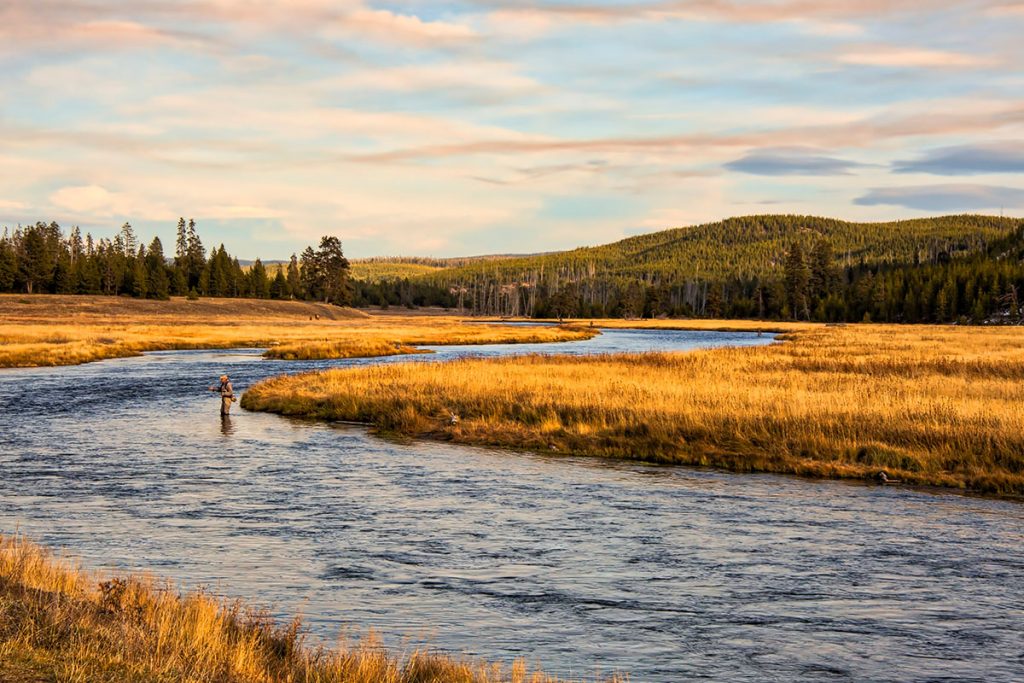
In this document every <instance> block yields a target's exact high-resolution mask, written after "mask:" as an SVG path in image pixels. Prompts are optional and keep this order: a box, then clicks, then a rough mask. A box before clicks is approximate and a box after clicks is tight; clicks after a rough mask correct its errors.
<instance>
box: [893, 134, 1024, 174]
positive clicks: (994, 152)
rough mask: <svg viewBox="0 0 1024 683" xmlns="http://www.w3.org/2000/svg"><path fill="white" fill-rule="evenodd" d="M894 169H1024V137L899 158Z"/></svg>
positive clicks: (965, 171)
mask: <svg viewBox="0 0 1024 683" xmlns="http://www.w3.org/2000/svg"><path fill="white" fill-rule="evenodd" d="M893 170H895V171H896V172H897V173H931V174H934V175H979V174H985V173H1024V140H1012V141H1004V142H988V143H978V144H973V145H957V146H954V147H941V148H939V149H933V150H929V151H928V152H926V153H924V154H923V155H921V156H920V157H918V158H917V159H911V160H906V161H897V162H896V163H895V164H894V165H893Z"/></svg>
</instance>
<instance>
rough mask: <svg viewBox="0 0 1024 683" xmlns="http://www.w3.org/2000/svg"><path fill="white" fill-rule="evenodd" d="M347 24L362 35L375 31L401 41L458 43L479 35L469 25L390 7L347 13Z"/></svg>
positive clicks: (387, 38)
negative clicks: (421, 17) (423, 18)
mask: <svg viewBox="0 0 1024 683" xmlns="http://www.w3.org/2000/svg"><path fill="white" fill-rule="evenodd" d="M341 21H342V22H343V23H344V24H345V27H346V28H347V29H349V30H350V31H352V32H354V33H356V34H358V35H366V34H371V35H374V36H377V37H379V38H383V39H385V40H397V41H399V42H403V43H407V42H416V43H427V44H429V43H437V42H457V41H465V40H471V39H474V38H477V37H478V36H477V33H476V31H474V30H473V29H472V28H470V27H469V26H467V25H465V24H459V23H453V22H447V21H424V20H422V19H420V18H419V17H417V16H414V15H408V14H396V13H394V12H390V11H388V10H379V9H358V10H356V11H354V12H352V13H351V14H348V15H346V16H344V17H343V18H342V19H341Z"/></svg>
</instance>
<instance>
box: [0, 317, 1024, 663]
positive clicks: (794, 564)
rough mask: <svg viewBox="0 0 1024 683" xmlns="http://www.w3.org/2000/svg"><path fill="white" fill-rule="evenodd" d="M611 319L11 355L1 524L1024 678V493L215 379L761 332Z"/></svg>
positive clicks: (255, 596)
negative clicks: (535, 434)
mask: <svg viewBox="0 0 1024 683" xmlns="http://www.w3.org/2000/svg"><path fill="white" fill-rule="evenodd" d="M770 341H771V338H770V336H766V337H761V338H758V337H756V336H755V335H753V334H740V333H716V332H666V331H628V330H622V331H611V330H609V331H606V332H605V333H604V334H602V335H601V336H600V337H597V338H595V339H591V340H588V341H585V342H574V343H569V344H557V345H545V346H489V347H446V348H444V347H442V348H438V349H437V351H438V353H437V354H435V355H432V356H416V357H414V358H411V359H409V358H388V359H374V360H346V361H320V362H283V361H268V360H262V359H261V358H260V357H259V354H258V352H256V351H250V350H247V351H219V352H167V353H152V354H147V355H146V356H143V357H140V358H130V359H122V360H115V361H106V362H102V363H94V364H89V365H83V366H77V367H67V368H38V369H29V370H9V371H3V372H0V407H2V410H0V437H2V445H3V448H2V449H0V530H2V531H3V532H5V533H10V532H13V531H15V530H20V531H22V532H24V533H26V534H28V535H29V536H31V537H32V538H34V539H36V540H38V541H41V542H43V543H45V544H47V545H50V546H54V547H63V548H67V549H68V551H69V552H70V553H72V554H74V555H77V556H79V557H82V558H83V559H84V561H85V563H86V564H87V565H89V566H96V567H114V568H118V569H127V570H148V571H152V572H155V573H157V574H160V575H164V576H169V577H172V578H174V579H177V580H179V581H182V582H185V583H186V584H188V585H197V584H206V585H211V586H213V587H215V588H216V589H217V590H220V591H222V592H224V593H226V594H229V595H232V596H240V597H246V598H249V599H252V600H255V601H256V602H258V603H262V604H265V605H271V606H272V607H273V609H274V610H275V611H276V612H278V613H280V614H282V615H285V614H291V613H293V612H296V611H300V612H301V613H302V614H304V615H305V616H306V620H307V623H308V624H309V626H310V628H311V629H312V630H313V632H314V634H315V635H317V636H322V637H323V638H325V639H332V638H333V637H335V636H336V635H337V633H338V632H339V629H341V628H342V627H343V626H344V625H352V626H357V627H369V626H372V627H374V628H375V629H376V630H378V631H379V632H381V633H383V634H384V636H385V639H386V641H387V642H388V643H389V644H391V645H395V646H397V647H404V646H406V645H408V644H410V643H411V644H416V643H422V642H426V643H429V644H431V645H433V646H436V647H440V648H445V649H449V650H452V651H455V652H459V653H462V652H467V653H470V654H473V655H479V656H482V657H487V658H497V659H505V660H508V659H512V658H515V657H525V658H527V659H528V660H529V661H530V662H537V663H540V664H542V665H543V667H544V668H545V670H547V671H549V672H551V673H556V674H560V675H570V674H571V675H576V676H584V677H589V676H591V675H592V674H594V673H595V672H604V673H608V672H611V671H628V672H630V673H631V676H632V680H633V681H658V682H662V681H664V682H668V681H684V680H690V679H706V680H717V681H765V680H781V681H789V680H806V681H819V680H820V681H836V680H857V681H862V680H873V681H890V680H891V681H940V680H942V681H953V680H960V681H1020V680H1024V659H1022V657H1024V559H1022V558H1024V555H1022V553H1021V547H1022V545H1021V544H1022V540H1024V538H1022V530H1024V507H1022V506H1021V505H1019V504H1016V503H1012V502H1006V501H997V500H985V499H974V498H969V497H964V496H959V495H955V494H950V493H937V494H933V493H928V492H923V491H912V490H903V489H899V488H884V487H876V486H865V485H859V484H853V483H843V482H832V481H805V480H800V479H796V478H791V477H779V476H773V475H738V474H730V473H720V472H715V471H706V470H694V469H686V468H679V467H657V466H650V465H644V464H640V463H623V462H609V461H603V460H596V459H575V458H564V457H559V456H550V455H527V454H521V453H506V452H501V451H494V450H487V449H480V448H470V447H460V446H453V445H449V444H439V443H420V442H415V443H392V442H389V441H385V440H382V439H379V438H376V437H373V436H372V435H370V434H369V433H368V432H367V430H365V429H363V428H358V427H351V428H348V427H337V426H331V425H324V424H315V423H309V422H303V421H295V420H288V419H285V418H281V417H278V416H275V415H269V414H259V413H246V412H242V411H238V414H237V415H235V416H233V417H232V418H231V419H230V420H229V421H226V422H221V420H220V419H219V418H218V416H217V414H216V411H217V401H216V398H215V397H214V396H213V395H211V394H209V393H208V392H207V391H206V388H207V386H209V385H210V384H211V383H212V382H213V381H215V379H216V377H217V376H218V375H219V374H221V372H222V371H227V372H228V373H229V374H231V376H232V378H233V381H234V382H235V386H236V387H238V388H244V387H246V386H248V385H249V384H251V383H252V382H254V381H256V380H259V379H262V378H264V377H268V376H271V375H276V374H280V373H282V372H296V371H300V370H305V369H310V368H320V367H334V366H348V365H362V364H367V363H384V362H403V361H405V360H412V361H414V362H433V361H435V360H442V359H446V358H454V357H460V356H464V355H489V356H496V355H506V354H510V353H522V352H524V351H541V352H547V353H551V352H556V353H595V352H613V351H639V350H648V349H655V350H678V349H693V348H702V347H711V346H723V345H733V346H735V345H756V344H763V343H768V342H770Z"/></svg>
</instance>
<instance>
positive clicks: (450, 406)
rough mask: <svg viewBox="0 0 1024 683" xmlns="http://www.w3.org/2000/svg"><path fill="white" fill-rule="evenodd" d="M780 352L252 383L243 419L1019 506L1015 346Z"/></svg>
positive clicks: (855, 339) (984, 338) (932, 342)
mask: <svg viewBox="0 0 1024 683" xmlns="http://www.w3.org/2000/svg"><path fill="white" fill-rule="evenodd" d="M787 339H788V341H786V342H785V343H781V344H775V345H772V346H767V347H758V348H743V349H717V350H711V351H698V352H689V353H675V354H670V353H654V354H637V355H618V356H592V357H582V358H580V357H564V356H563V357H559V356H530V357H519V358H511V359H493V360H480V359H475V360H462V361H456V362H449V363H444V364H433V363H430V364H409V363H403V364H399V365H388V366H381V367H369V368H360V369H351V370H331V371H327V372H322V373H308V374H303V375H298V376H291V377H279V378H274V379H270V380H267V381H265V382H261V383H259V384H257V385H255V386H253V387H252V388H251V389H250V390H249V391H248V392H246V394H245V396H244V397H243V399H242V406H243V407H245V408H248V409H250V410H265V411H271V412H277V413H283V414H288V415H304V416H311V417H316V418H322V419H330V420H335V419H338V420H355V421H363V422H368V423H373V424H375V425H377V426H378V427H380V428H382V429H385V430H390V431H395V432H401V433H405V434H410V435H427V436H434V437H439V438H447V439H452V440H455V441H459V442H465V443H472V444H485V445H492V446H501V447H513V448H527V449H536V450H541V451H545V452H550V451H553V450H557V451H558V452H560V453H572V454H587V455H599V456H610V457H618V458H632V459H640V460H647V461H652V462H661V463H680V464H692V465H708V466H716V467H724V468H728V469H732V470H739V471H766V472H782V473H792V474H800V475H811V476H825V477H867V476H871V475H873V474H875V473H877V472H878V471H880V470H884V471H885V472H887V473H888V475H889V476H890V477H893V478H898V479H901V480H903V481H905V482H909V483H913V484H928V485H939V486H951V487H960V488H966V489H971V490H974V491H979V492H988V493H1001V494H1016V495H1020V494H1024V410H1022V409H1021V407H1022V406H1024V381H1022V380H1024V330H1022V329H1020V328H1013V327H999V328H959V327H901V326H871V325H856V326H843V327H824V326H805V327H804V329H803V330H802V331H799V332H793V333H790V334H789V335H788V336H787ZM449 412H453V413H455V414H457V415H459V416H460V417H461V421H460V422H459V423H458V424H455V425H452V424H449V422H450V421H449V420H446V419H445V416H447V415H449Z"/></svg>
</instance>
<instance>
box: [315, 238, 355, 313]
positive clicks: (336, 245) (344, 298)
mask: <svg viewBox="0 0 1024 683" xmlns="http://www.w3.org/2000/svg"><path fill="white" fill-rule="evenodd" d="M314 263H315V271H314V273H315V276H314V283H315V284H314V288H313V289H314V291H315V292H316V298H317V299H322V300H323V302H324V303H330V304H335V305H336V306H348V305H350V304H351V303H352V283H351V281H350V280H349V263H348V259H347V258H345V253H344V252H343V251H342V248H341V240H339V239H338V238H337V237H331V236H330V235H324V236H323V237H322V238H321V239H320V248H319V249H317V250H316V253H315V255H314Z"/></svg>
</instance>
